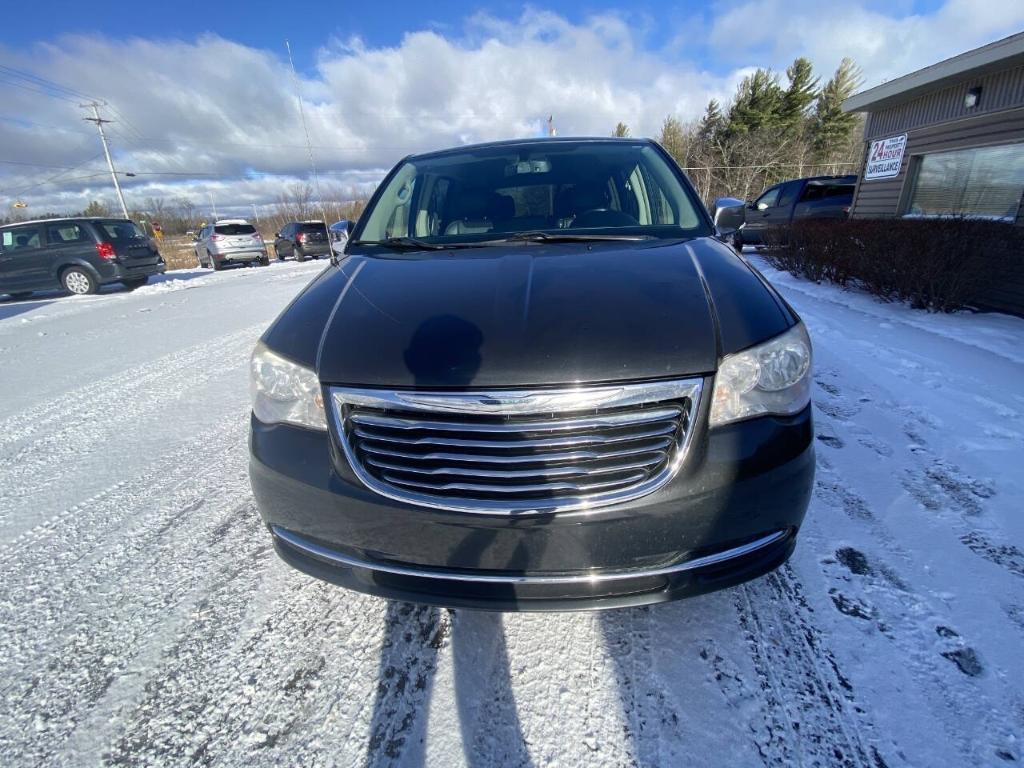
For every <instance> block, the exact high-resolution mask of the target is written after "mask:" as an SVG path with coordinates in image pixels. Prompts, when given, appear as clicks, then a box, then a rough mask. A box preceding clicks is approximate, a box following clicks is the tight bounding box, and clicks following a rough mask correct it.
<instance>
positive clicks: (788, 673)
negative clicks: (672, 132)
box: [0, 255, 1024, 768]
mask: <svg viewBox="0 0 1024 768" xmlns="http://www.w3.org/2000/svg"><path fill="white" fill-rule="evenodd" d="M750 257H751V259H752V261H753V262H754V263H755V264H756V265H757V266H758V267H759V268H761V269H762V270H763V271H764V272H765V274H766V275H767V276H768V277H769V279H771V280H772V281H773V282H774V283H775V284H776V286H777V287H778V288H779V289H780V290H781V291H782V293H783V294H784V295H785V296H786V298H787V299H788V300H789V301H790V302H791V303H792V304H793V305H794V307H795V308H796V309H797V311H798V312H799V313H800V314H801V315H802V316H803V318H804V320H805V321H806V323H807V325H808V328H809V330H810V332H811V334H812V337H813V340H814V344H815V352H816V363H815V391H814V400H815V418H816V435H817V453H818V475H817V483H816V489H815V494H814V499H813V501H812V503H811V507H810V510H809V511H808V515H807V520H806V523H805V526H804V529H803V531H802V533H801V539H800V541H799V544H798V547H797V550H796V553H795V554H794V556H793V558H792V560H791V561H790V563H789V564H788V565H786V566H785V567H783V568H782V569H780V570H779V571H777V572H775V573H774V574H772V575H770V576H768V577H766V578H763V579H760V580H757V581H754V582H752V583H749V584H747V585H744V586H742V587H737V588H734V589H730V590H727V591H723V592H719V593H715V594H711V595H707V596H703V597H698V598H693V599H690V600H685V601H681V602H676V603H672V604H666V605H660V606H655V607H652V608H645V609H627V610H613V611H607V612H601V613H572V614H570V613H562V614H505V615H501V614H484V613H473V612H468V611H462V610H458V611H453V612H449V611H445V610H439V609H434V608H426V607H419V606H412V605H406V604H398V603H392V604H389V603H387V602H385V601H382V600H379V599H376V598H371V597H367V596H364V595H360V594H356V593H352V592H347V591H344V590H342V589H340V588H337V587H334V586H331V585H328V584H324V583H320V582H317V581H314V580H312V579H310V578H309V577H307V576H304V575H302V574H300V573H297V572H295V571H292V570H290V569H289V568H288V567H287V566H285V565H284V564H283V563H281V562H280V561H279V560H278V559H277V557H276V555H275V554H274V552H273V550H272V548H271V546H270V540H269V536H268V534H267V532H266V531H265V529H264V528H263V527H262V525H261V523H260V520H259V517H258V514H257V512H256V509H255V506H254V503H253V500H252V496H251V492H250V490H249V484H248V477H247V460H248V457H247V451H246V430H247V424H248V411H249V404H248V389H247V359H248V355H249V352H250V351H251V349H252V347H253V345H254V343H255V341H256V339H257V338H258V337H259V335H260V333H261V332H262V330H263V329H264V328H265V327H266V326H267V324H268V323H269V322H270V321H271V320H272V319H273V318H274V317H275V316H276V315H277V313H278V312H279V311H280V310H281V309H282V308H283V307H284V306H285V305H286V304H287V302H288V301H289V300H290V299H291V297H293V296H294V295H295V294H296V293H297V292H298V291H299V290H300V289H301V288H302V286H304V285H305V284H306V283H307V282H308V281H309V280H310V279H311V278H312V277H313V276H314V275H315V274H316V273H317V272H318V271H319V270H320V269H322V268H323V267H324V264H323V262H310V263H305V264H294V263H275V264H274V265H272V266H271V267H269V268H263V269H248V270H230V271H227V272H223V273H218V274H213V273H211V272H209V271H207V270H196V271H193V272H178V273H170V274H168V275H167V276H165V277H164V278H161V279H160V280H158V281H154V283H153V284H151V285H150V286H147V287H145V288H142V289H139V290H137V291H135V292H133V293H129V292H127V291H123V290H120V289H117V288H115V289H105V291H104V292H103V293H102V294H100V295H98V296H88V297H80V298H73V299H69V298H60V297H57V296H52V297H44V298H42V299H37V300H29V301H22V302H14V301H3V302H0V354H2V359H3V370H2V377H3V378H2V380H3V387H2V391H3V397H2V398H0V532H2V538H0V547H2V548H3V554H2V559H0V579H2V583H3V590H2V593H0V668H2V669H3V674H2V678H0V679H2V683H0V686H2V696H0V764H2V765H11V766H14V765H47V766H49V765H74V766H78V765H98V764H139V765H181V764H188V763H197V764H213V765H247V766H257V765H307V766H308V765H339V766H347V765H365V764H370V765H438V766H454V765H463V764H465V765H502V766H507V765H534V766H539V765H556V766H582V765H588V766H590V765H602V766H603V765H609V766H619V765H651V766H676V765H708V766H722V765H730V766H733V765H735V766H757V765H773V766H783V765H822V766H824V765H843V766H875V767H876V768H877V767H878V766H883V765H884V766H903V765H912V766H938V765H951V766H952V765H956V766H960V765H963V766H967V765H971V766H974V765H1010V764H1015V763H1019V762H1020V761H1021V760H1022V759H1024V747H1022V744H1021V738H1022V734H1024V691H1022V690H1021V684H1020V683H1021V681H1022V680H1024V660H1022V656H1021V653H1020V649H1021V648H1022V647H1024V516H1022V515H1021V514H1020V510H1021V508H1022V502H1024V473H1022V472H1021V467H1022V466H1024V461H1022V457H1024V450H1022V449H1024V345H1022V344H1021V339H1022V338H1024V320H1019V319H1015V318H1010V317H1006V316H1001V315H971V314H967V313H962V314H957V315H953V316H939V315H929V314H926V313H922V312H918V311H913V310H910V309H908V308H905V307H902V306H893V305H885V304H882V303H879V302H877V301H875V300H873V299H871V298H869V297H867V296H864V295H860V294H857V293H855V292H843V291H841V290H839V289H837V288H833V287H825V286H817V285H814V284H811V283H808V282H806V281H801V280H797V279H795V278H793V277H791V276H789V275H786V274H782V273H778V272H776V271H774V270H772V269H771V268H769V267H767V266H766V265H765V264H764V263H763V261H761V260H760V259H758V257H757V256H754V255H751V256H750Z"/></svg>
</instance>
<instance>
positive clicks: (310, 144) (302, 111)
mask: <svg viewBox="0 0 1024 768" xmlns="http://www.w3.org/2000/svg"><path fill="white" fill-rule="evenodd" d="M284 47H285V48H286V49H287V50H288V64H289V66H290V67H291V69H292V85H293V86H294V87H295V98H296V99H297V100H298V102H299V118H300V119H301V120H302V132H303V133H305V134H306V152H307V153H308V155H309V168H310V170H311V171H313V184H314V186H315V188H316V200H317V205H318V207H319V208H320V218H322V219H323V220H324V234H325V235H326V236H327V242H328V243H330V240H331V233H330V232H329V231H328V229H327V227H328V226H329V224H328V222H327V212H326V211H325V210H324V196H323V194H322V193H321V192H320V175H319V174H318V173H317V172H316V162H315V161H314V160H313V142H312V141H310V138H309V126H308V125H307V124H306V110H305V108H304V107H303V106H302V92H301V91H300V90H299V76H298V75H297V74H296V73H295V61H294V60H293V59H292V46H291V43H289V42H288V41H287V40H285V41H284ZM331 263H332V264H337V263H338V262H337V256H336V255H335V253H334V248H331Z"/></svg>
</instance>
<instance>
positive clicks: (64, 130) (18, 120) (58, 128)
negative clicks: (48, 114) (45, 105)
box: [0, 115, 92, 136]
mask: <svg viewBox="0 0 1024 768" xmlns="http://www.w3.org/2000/svg"><path fill="white" fill-rule="evenodd" d="M0 120H3V121H4V122H8V123H15V124H16V125H33V126H35V127H36V128H52V129H54V130H56V131H61V132H62V133H79V134H81V135H82V136H92V134H91V133H89V132H87V131H76V130H75V129H73V128H68V127H67V126H63V125H53V124H52V123H37V122H35V121H33V120H26V119H25V118H23V117H12V116H10V115H0Z"/></svg>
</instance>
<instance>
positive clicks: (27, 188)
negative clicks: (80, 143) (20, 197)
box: [9, 152, 103, 195]
mask: <svg viewBox="0 0 1024 768" xmlns="http://www.w3.org/2000/svg"><path fill="white" fill-rule="evenodd" d="M102 156H103V153H102V152H100V153H98V154H95V155H93V156H92V157H90V158H89V159H88V160H83V161H82V162H80V163H79V164H78V165H73V166H71V167H70V168H68V169H67V170H64V171H61V172H60V173H56V174H54V175H53V176H50V177H49V178H46V179H43V180H42V181H40V182H38V183H36V184H29V185H26V186H23V187H16V188H15V189H13V190H11V191H10V192H9V194H12V195H13V194H17V193H19V192H29V191H31V190H33V189H38V188H39V187H42V186H45V185H46V184H49V183H50V182H52V181H56V180H57V179H59V178H60V177H62V176H64V175H65V174H68V173H70V172H71V171H74V170H78V169H79V168H81V167H82V166H83V165H86V164H88V163H91V162H92V161H93V160H95V159H97V158H98V157H102Z"/></svg>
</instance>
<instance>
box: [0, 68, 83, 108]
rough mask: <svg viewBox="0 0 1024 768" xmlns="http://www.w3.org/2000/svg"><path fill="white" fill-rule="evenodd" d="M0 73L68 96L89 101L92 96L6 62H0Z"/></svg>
mask: <svg viewBox="0 0 1024 768" xmlns="http://www.w3.org/2000/svg"><path fill="white" fill-rule="evenodd" d="M0 74H5V75H7V76H9V77H15V78H18V79H21V80H25V81H28V82H30V83H32V84H34V85H37V86H42V87H43V88H46V89H49V90H53V91H61V92H63V93H65V94H67V95H68V96H74V97H76V98H79V99H88V100H90V101H91V100H92V98H93V97H92V96H88V95H86V94H84V93H82V92H81V91H76V90H75V89H73V88H68V87H67V86H66V85H61V84H60V83H58V82H57V81H55V80H50V79H48V78H45V77H40V76H39V75H36V74H33V73H31V72H28V71H26V70H24V69H17V68H15V67H10V66H7V65H6V64H0Z"/></svg>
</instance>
